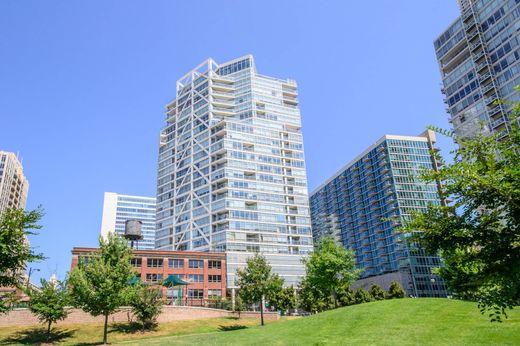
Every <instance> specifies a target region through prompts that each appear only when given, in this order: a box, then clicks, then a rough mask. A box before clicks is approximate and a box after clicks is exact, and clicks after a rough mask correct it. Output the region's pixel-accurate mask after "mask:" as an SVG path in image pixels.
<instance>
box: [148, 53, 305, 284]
mask: <svg viewBox="0 0 520 346" xmlns="http://www.w3.org/2000/svg"><path fill="white" fill-rule="evenodd" d="M166 123H167V124H166V127H165V128H164V129H163V130H162V131H161V142H160V147H159V171H158V184H157V185H158V188H157V202H158V204H157V234H156V247H157V248H158V249H170V250H192V251H225V252H226V254H227V259H228V260H227V275H228V286H229V287H233V286H234V276H235V273H236V269H237V268H238V267H241V266H243V265H244V264H245V261H246V259H247V258H248V257H249V256H251V254H253V253H257V252H259V253H261V254H263V255H264V256H266V258H267V259H268V261H269V262H270V263H271V265H272V266H273V270H274V271H275V272H277V273H278V274H280V275H281V276H282V277H283V278H284V279H285V281H286V284H287V285H291V284H293V285H296V284H297V282H298V281H299V280H300V278H301V276H302V275H304V268H303V265H302V264H301V258H302V256H305V255H307V254H308V253H309V251H311V249H312V235H311V229H310V215H309V206H308V193H307V177H306V172H305V163H304V156H303V138H302V134H301V123H300V111H299V108H298V101H297V88H296V83H295V82H294V81H291V80H279V79H275V78H271V77H267V76H262V75H260V74H258V73H257V72H256V68H255V64H254V60H253V57H252V56H245V57H242V58H239V59H235V60H233V61H231V62H228V63H224V64H220V65H219V64H217V63H216V62H214V61H213V60H211V59H209V60H207V61H206V62H204V63H202V64H201V65H199V66H198V67H197V68H195V69H194V70H192V71H191V72H189V73H188V74H187V75H185V76H184V77H182V78H181V79H180V80H179V81H178V82H177V95H176V100H175V101H173V102H171V103H170V104H169V105H168V106H167V113H166Z"/></svg>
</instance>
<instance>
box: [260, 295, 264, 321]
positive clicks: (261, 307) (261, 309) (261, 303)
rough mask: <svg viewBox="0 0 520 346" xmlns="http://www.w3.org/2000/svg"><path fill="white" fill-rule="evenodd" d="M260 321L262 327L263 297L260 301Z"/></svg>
mask: <svg viewBox="0 0 520 346" xmlns="http://www.w3.org/2000/svg"><path fill="white" fill-rule="evenodd" d="M260 321H261V324H262V326H263V325H264V296H262V299H260Z"/></svg>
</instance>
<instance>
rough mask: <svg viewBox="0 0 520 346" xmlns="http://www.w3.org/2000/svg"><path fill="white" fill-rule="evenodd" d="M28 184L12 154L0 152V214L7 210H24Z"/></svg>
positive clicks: (20, 164) (14, 155) (18, 162)
mask: <svg viewBox="0 0 520 346" xmlns="http://www.w3.org/2000/svg"><path fill="white" fill-rule="evenodd" d="M28 191H29V182H28V181H27V178H25V176H24V174H23V167H22V163H21V162H20V160H19V159H18V157H17V156H16V154H14V153H10V152H7V151H0V214H2V213H3V212H4V211H5V210H6V209H8V208H22V209H25V204H26V203H27V192H28Z"/></svg>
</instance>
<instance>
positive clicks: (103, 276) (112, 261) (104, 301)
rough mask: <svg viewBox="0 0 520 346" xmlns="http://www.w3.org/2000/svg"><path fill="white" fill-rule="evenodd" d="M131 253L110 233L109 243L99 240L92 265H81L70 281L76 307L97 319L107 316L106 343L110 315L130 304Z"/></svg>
mask: <svg viewBox="0 0 520 346" xmlns="http://www.w3.org/2000/svg"><path fill="white" fill-rule="evenodd" d="M130 257H131V250H130V248H129V246H128V243H127V241H126V240H124V239H122V238H120V237H118V236H117V235H114V234H113V233H109V235H108V240H107V241H105V240H104V239H103V238H102V237H99V251H98V252H96V253H94V254H92V257H90V258H89V260H88V263H85V262H82V261H81V262H80V263H78V266H77V267H76V268H75V269H74V270H72V272H71V273H70V277H69V285H70V292H71V297H72V302H73V304H74V305H75V306H76V307H78V308H81V309H83V310H84V311H86V312H88V313H90V314H91V315H93V316H99V315H103V316H105V328H104V333H103V342H104V343H106V341H107V340H106V338H107V322H108V315H110V314H111V313H113V312H115V311H116V310H117V309H118V308H119V307H120V306H122V305H125V304H127V303H128V299H129V297H130V296H131V293H132V287H131V286H130V284H129V282H130V280H131V279H132V277H133V275H134V274H133V273H132V266H131V265H130Z"/></svg>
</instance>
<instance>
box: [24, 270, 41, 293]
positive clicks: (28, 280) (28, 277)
mask: <svg viewBox="0 0 520 346" xmlns="http://www.w3.org/2000/svg"><path fill="white" fill-rule="evenodd" d="M33 271H35V272H39V271H40V269H38V268H29V275H27V285H26V286H27V289H28V288H29V284H30V283H31V274H32V272H33Z"/></svg>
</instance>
